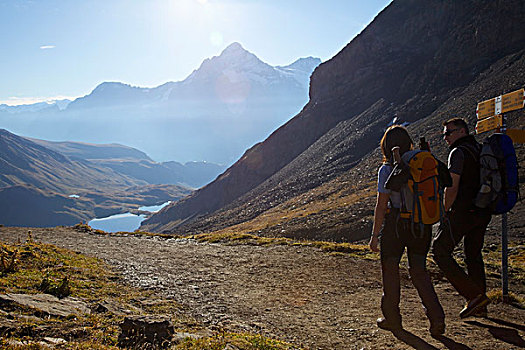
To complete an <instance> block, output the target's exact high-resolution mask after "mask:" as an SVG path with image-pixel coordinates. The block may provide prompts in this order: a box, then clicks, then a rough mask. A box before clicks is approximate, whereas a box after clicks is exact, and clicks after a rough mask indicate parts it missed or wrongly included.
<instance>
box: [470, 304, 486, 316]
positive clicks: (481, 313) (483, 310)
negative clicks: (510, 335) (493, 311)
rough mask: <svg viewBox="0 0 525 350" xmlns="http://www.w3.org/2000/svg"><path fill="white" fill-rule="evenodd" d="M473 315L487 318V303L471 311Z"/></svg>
mask: <svg viewBox="0 0 525 350" xmlns="http://www.w3.org/2000/svg"><path fill="white" fill-rule="evenodd" d="M472 316H473V317H480V318H487V316H488V311H487V305H485V306H483V307H480V308H479V309H478V310H476V311H475V312H473V313H472Z"/></svg>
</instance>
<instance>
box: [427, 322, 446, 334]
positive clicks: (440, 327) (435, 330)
mask: <svg viewBox="0 0 525 350" xmlns="http://www.w3.org/2000/svg"><path fill="white" fill-rule="evenodd" d="M429 331H430V335H431V336H433V337H439V336H440V335H443V334H445V322H443V321H440V322H435V323H432V324H430V329H429Z"/></svg>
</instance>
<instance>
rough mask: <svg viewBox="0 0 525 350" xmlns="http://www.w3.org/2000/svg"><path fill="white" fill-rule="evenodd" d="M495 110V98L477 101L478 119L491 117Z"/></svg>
mask: <svg viewBox="0 0 525 350" xmlns="http://www.w3.org/2000/svg"><path fill="white" fill-rule="evenodd" d="M495 111H496V98H495V97H494V98H491V99H490V100H486V101H483V102H480V103H478V109H477V110H476V115H477V116H478V119H485V118H487V117H492V116H493V115H494V114H495Z"/></svg>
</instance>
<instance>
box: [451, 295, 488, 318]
mask: <svg viewBox="0 0 525 350" xmlns="http://www.w3.org/2000/svg"><path fill="white" fill-rule="evenodd" d="M488 304H490V299H489V298H488V297H487V296H486V295H485V294H480V295H478V296H477V297H475V298H474V299H471V300H469V301H468V303H467V305H465V307H464V308H463V310H461V312H460V313H459V317H460V318H466V317H470V316H473V315H474V314H475V313H476V312H477V311H479V310H480V309H482V308H483V307H485V306H487V305H488Z"/></svg>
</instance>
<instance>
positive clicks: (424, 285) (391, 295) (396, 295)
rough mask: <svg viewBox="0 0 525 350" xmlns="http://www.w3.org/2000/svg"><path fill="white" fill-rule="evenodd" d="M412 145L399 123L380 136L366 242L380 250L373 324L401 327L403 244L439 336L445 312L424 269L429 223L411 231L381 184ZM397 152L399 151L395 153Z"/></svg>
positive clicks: (396, 199) (391, 328)
mask: <svg viewBox="0 0 525 350" xmlns="http://www.w3.org/2000/svg"><path fill="white" fill-rule="evenodd" d="M412 148H413V142H412V139H411V138H410V135H409V134H408V131H407V130H406V129H405V128H404V127H402V126H399V125H393V126H391V127H389V128H388V129H387V130H386V132H385V134H384V135H383V138H382V139H381V151H382V153H383V164H382V165H381V167H380V169H379V174H378V186H377V187H378V189H377V202H376V206H375V211H374V225H373V228H372V237H371V239H370V243H369V246H370V249H371V250H372V251H374V252H378V251H380V256H381V272H382V278H383V296H382V298H381V311H382V312H383V317H381V318H379V319H378V320H377V326H378V327H379V328H382V329H386V330H389V331H394V332H395V331H399V330H401V329H402V323H401V313H400V310H399V302H400V281H399V262H400V261H401V256H402V255H403V252H404V250H405V247H406V248H407V255H408V265H409V268H408V270H409V273H410V277H411V279H412V283H413V284H414V287H416V289H417V292H418V294H419V297H420V298H421V302H422V303H423V306H424V309H425V312H426V315H427V317H428V319H429V321H430V329H429V330H430V334H431V335H432V336H439V335H442V334H443V333H445V314H444V312H443V308H442V307H441V304H440V303H439V300H438V297H437V295H436V292H435V290H434V286H433V285H432V282H431V280H430V275H429V274H428V271H427V269H426V260H427V254H428V251H429V249H430V243H431V238H432V225H424V226H423V231H424V232H422V233H421V232H420V231H421V228H420V225H415V226H413V230H414V231H413V230H412V228H411V225H410V219H401V218H400V217H399V210H400V207H401V196H400V193H399V192H394V191H391V190H388V189H386V188H385V183H386V181H387V179H388V177H389V175H390V173H391V172H392V170H393V164H394V156H396V158H398V157H399V156H400V155H403V153H405V152H407V151H409V150H411V149H412ZM397 152H399V154H397V155H396V153H397ZM379 247H380V248H379Z"/></svg>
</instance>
